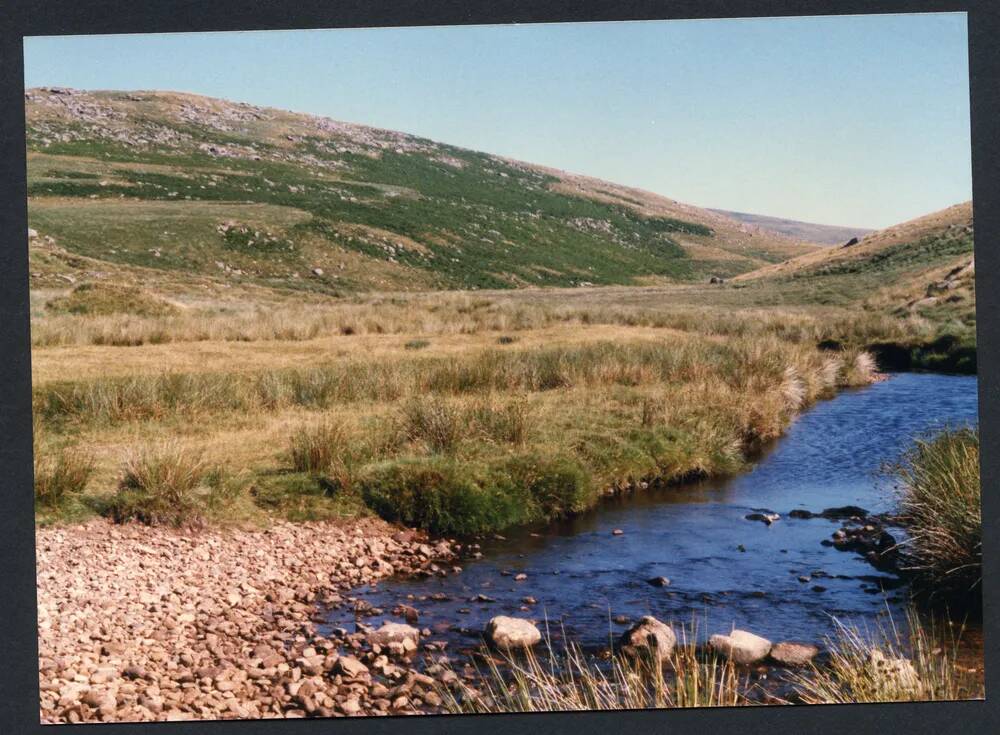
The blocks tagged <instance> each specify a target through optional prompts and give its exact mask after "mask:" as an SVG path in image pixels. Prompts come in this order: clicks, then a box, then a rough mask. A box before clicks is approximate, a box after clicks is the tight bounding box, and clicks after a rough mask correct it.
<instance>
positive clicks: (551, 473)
mask: <svg viewBox="0 0 1000 735" xmlns="http://www.w3.org/2000/svg"><path fill="white" fill-rule="evenodd" d="M591 329H592V328H591ZM598 334H600V332H598ZM619 334H620V332H619ZM637 336H638V335H637ZM477 340H479V338H478V337H477V335H470V336H469V337H462V338H461V339H460V340H459V341H458V342H457V343H454V344H441V345H437V346H435V347H429V348H427V349H426V350H422V351H420V352H419V353H414V352H413V351H411V350H406V349H405V348H404V349H399V348H398V344H399V343H398V342H394V344H395V345H396V347H392V348H390V349H392V350H395V351H393V352H390V353H387V354H382V353H380V352H378V350H376V351H374V352H371V351H369V350H363V351H361V352H359V353H354V354H352V356H351V357H350V358H348V359H341V360H336V361H330V360H326V361H321V362H319V363H317V364H316V365H315V366H304V367H281V368H272V369H268V368H263V369H259V368H257V367H254V366H250V367H247V368H241V369H236V370H234V369H233V368H232V367H231V365H232V362H233V360H231V359H229V358H228V357H225V358H224V359H223V360H222V361H221V362H220V363H219V364H220V368H221V369H216V370H212V371H208V372H205V371H202V372H162V369H161V365H162V362H161V359H160V357H156V356H154V357H153V361H152V362H151V363H150V367H151V369H150V370H146V371H136V370H133V369H130V368H129V367H128V364H127V363H124V364H120V365H118V366H116V367H118V368H119V369H122V370H123V374H122V375H120V376H111V377H97V378H89V377H78V378H76V379H69V378H62V379H57V380H50V381H45V382H36V386H35V389H34V409H35V414H36V416H37V417H38V419H39V421H40V422H41V423H42V424H43V425H44V426H45V427H46V430H48V431H51V432H53V433H54V434H56V435H59V436H65V437H78V438H80V439H81V440H82V442H83V443H84V444H85V445H88V446H93V447H95V448H99V451H100V454H101V456H102V462H101V468H100V470H101V477H102V478H105V477H108V476H109V470H108V462H109V460H110V459H111V458H113V457H114V456H115V453H116V452H127V451H128V448H129V446H131V445H133V444H134V443H135V442H136V436H142V437H147V438H148V440H149V441H150V442H158V441H164V440H165V441H175V442H180V443H183V444H184V445H185V446H188V447H189V448H191V449H192V450H199V449H203V448H205V447H206V446H211V447H213V449H212V452H213V456H212V461H213V464H214V465H218V466H220V467H223V468H226V469H227V471H230V472H232V471H242V470H244V469H249V470H250V471H251V473H252V474H253V475H254V477H255V478H263V477H266V476H268V474H269V473H273V472H274V471H277V470H281V471H288V470H291V471H294V472H298V473H306V474H310V473H311V474H314V475H317V476H319V477H321V478H322V479H323V481H324V482H325V487H326V488H327V489H328V491H327V492H321V493H319V494H318V495H316V494H315V493H312V492H311V491H310V492H309V493H292V492H286V490H287V488H286V489H280V488H278V489H277V490H275V486H274V484H273V482H271V481H270V480H267V481H264V482H263V483H258V484H262V487H263V488H264V489H263V490H262V491H261V492H258V493H257V494H251V498H256V499H258V500H259V502H258V505H259V506H260V507H261V508H262V509H266V510H267V511H269V512H276V513H279V514H280V513H282V512H284V511H283V509H288V508H291V509H293V510H294V513H295V515H296V516H297V517H302V516H308V515H322V514H323V513H324V512H326V511H324V510H323V508H322V506H323V505H324V504H325V503H327V501H330V502H331V503H332V504H333V505H337V504H339V503H340V499H339V498H337V497H335V496H337V495H338V494H339V493H338V490H337V489H338V488H339V489H351V488H356V487H359V488H362V489H363V492H360V493H359V497H361V498H362V499H363V500H364V502H365V503H367V504H368V506H369V507H371V508H372V509H373V510H375V511H376V512H378V513H380V514H382V515H383V516H385V517H387V518H392V519H394V520H402V521H404V522H408V523H413V524H416V525H420V526H423V527H425V528H428V529H432V530H434V531H436V532H441V533H460V532H480V531H486V530H497V529H500V528H503V527H505V526H507V525H511V524H515V523H524V522H529V521H536V520H543V519H551V518H557V517H564V516H566V515H569V514H571V513H574V512H578V511H580V510H583V509H586V508H589V507H592V506H593V505H594V504H595V503H596V502H598V500H599V498H600V497H601V495H602V494H603V493H606V492H614V491H615V490H616V489H621V488H625V487H631V486H633V485H634V484H637V483H638V482H639V481H645V482H661V483H669V482H675V481H682V480H684V479H687V478H692V477H704V476H711V475H721V474H728V473H731V472H735V471H738V470H739V469H741V468H742V467H743V466H744V463H745V461H746V459H747V457H748V456H749V455H751V454H752V453H753V452H755V451H756V450H757V449H759V447H760V446H761V445H762V444H763V443H764V442H767V441H769V440H770V439H773V438H775V437H777V436H779V435H780V434H781V433H782V432H783V431H784V429H785V427H786V426H787V425H788V423H789V422H790V421H791V420H792V418H793V417H794V416H795V415H796V414H797V413H798V412H799V411H800V410H802V409H803V408H804V407H806V406H808V405H809V404H810V403H812V402H813V401H815V400H818V399H820V398H823V397H826V396H830V395H833V394H834V392H835V391H836V390H837V389H838V388H839V387H841V386H845V385H857V384H863V383H865V382H867V381H868V380H870V379H871V374H870V368H871V366H870V364H869V363H867V362H865V360H864V358H863V357H859V355H861V354H862V353H857V352H851V351H841V352H838V353H836V354H832V353H824V352H822V351H819V350H816V349H815V348H814V347H812V346H809V345H807V344H798V343H796V342H794V341H790V340H787V339H782V338H780V337H777V336H774V335H768V334H767V333H766V332H762V333H758V334H754V335H750V334H740V335H738V336H734V337H724V336H720V337H716V336H707V337H702V336H700V335H695V334H687V333H677V332H668V333H656V332H654V333H642V338H641V339H639V338H636V339H632V340H622V339H619V341H617V342H614V341H609V340H605V339H603V338H601V337H599V336H597V337H591V336H588V335H587V334H586V333H584V334H578V333H574V335H573V341H570V342H566V343H563V344H555V345H552V344H547V343H546V341H545V340H544V339H541V340H540V339H538V338H536V337H534V336H532V338H531V339H530V340H528V339H527V338H526V339H525V340H522V341H521V342H519V343H518V345H516V346H510V347H505V348H500V347H498V346H495V345H494V344H491V340H490V339H488V338H487V339H485V340H479V341H477ZM376 344H379V343H376ZM381 344H385V342H382V343H381ZM472 345H478V346H472ZM164 347H165V349H167V346H164ZM103 349H106V350H111V351H115V350H116V348H110V347H109V348H103ZM130 354H133V353H126V355H125V357H126V358H128V357H129V355H130ZM165 354H166V356H167V357H168V359H169V357H170V355H172V354H175V355H177V356H184V357H185V359H186V358H187V355H188V353H187V352H185V351H184V350H183V348H182V347H180V346H178V347H177V348H174V347H169V348H168V351H167V352H166V353H165ZM325 354H328V353H324V352H323V351H320V352H318V353H317V355H318V358H319V359H322V357H324V356H325ZM272 355H273V356H272ZM284 356H285V351H284V350H283V349H281V348H279V349H277V350H276V351H274V352H273V353H272V352H267V353H266V355H265V354H261V355H260V358H261V360H263V364H265V365H266V364H268V361H270V362H271V363H272V364H273V360H274V357H280V358H282V359H283V358H284ZM254 359H257V358H254ZM238 361H239V362H246V360H244V359H243V358H238ZM859 366H860V367H859ZM105 369H106V368H105ZM652 407H655V410H653V408H652ZM332 410H336V411H337V415H338V417H342V418H338V419H337V421H336V424H335V425H333V424H330V423H329V421H330V414H329V412H330V411H332ZM293 416H294V417H296V418H295V419H294V420H293V419H292V418H291V417H293ZM324 422H326V423H324ZM230 427H231V428H230ZM243 427H247V428H243ZM250 427H257V428H250ZM216 436H218V437H220V438H219V439H216V438H214V437H216ZM222 437H231V438H222ZM279 437H280V438H279ZM276 439H277V441H278V443H279V445H284V446H285V447H286V449H285V451H284V452H281V451H279V450H276V449H275V440H276ZM116 447H121V449H116ZM237 447H238V449H239V451H237ZM241 457H245V459H242V460H241V459H240V458H241ZM247 465H249V468H248V467H247ZM250 482H251V484H253V482H255V480H254V479H253V478H251V479H250ZM269 488H270V489H269ZM272 491H273V492H272ZM314 495H315V499H312V498H313V496H314ZM300 496H301V497H309V498H310V499H309V500H308V503H310V504H311V505H310V507H309V508H304V507H303V508H297V507H296V506H295V503H294V502H289V503H285V502H284V500H289V501H291V500H295V499H296V498H298V497H300ZM296 502H297V501H296ZM303 502H305V501H303ZM338 507H339V506H338ZM335 510H336V512H338V513H339V509H335ZM331 512H334V510H331ZM463 516H467V517H463Z"/></svg>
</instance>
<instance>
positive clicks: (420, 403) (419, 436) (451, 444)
mask: <svg viewBox="0 0 1000 735" xmlns="http://www.w3.org/2000/svg"><path fill="white" fill-rule="evenodd" d="M462 419H463V417H462V413H461V411H460V410H459V409H458V407H457V406H456V405H455V404H454V403H452V402H450V401H445V400H441V399H439V398H412V399H410V400H409V401H408V402H407V403H406V404H405V405H404V406H403V408H402V412H401V416H400V421H401V424H402V429H403V431H404V432H405V434H406V437H407V438H408V439H409V440H410V441H411V442H418V443H423V444H425V445H426V446H427V448H428V449H429V450H430V451H431V452H442V453H448V452H453V451H454V450H455V449H456V448H457V446H458V443H459V441H460V440H461V438H462V435H463V433H464V432H465V430H466V427H465V423H464V421H463V420H462Z"/></svg>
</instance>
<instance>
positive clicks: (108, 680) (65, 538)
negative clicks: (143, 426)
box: [37, 519, 460, 722]
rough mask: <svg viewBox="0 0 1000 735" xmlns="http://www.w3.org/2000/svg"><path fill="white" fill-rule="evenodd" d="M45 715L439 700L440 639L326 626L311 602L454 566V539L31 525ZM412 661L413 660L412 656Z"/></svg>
mask: <svg viewBox="0 0 1000 735" xmlns="http://www.w3.org/2000/svg"><path fill="white" fill-rule="evenodd" d="M37 550H38V629H39V683H40V687H41V702H40V714H41V719H42V721H43V722H101V721H103V722H110V721H137V720H185V719H234V718H268V717H306V716H323V717H333V716H343V715H375V714H387V713H393V714H401V713H415V712H436V711H440V704H441V700H440V696H439V694H438V690H439V687H440V685H441V683H442V682H443V683H445V684H447V683H452V684H453V683H454V682H455V674H453V673H452V672H451V671H450V670H448V669H447V668H446V667H444V666H442V665H441V663H442V661H441V658H442V657H443V650H444V644H441V643H439V642H435V641H428V640H424V638H425V636H426V635H429V634H430V631H428V630H424V631H418V630H417V629H415V628H407V626H404V625H396V626H394V628H393V629H392V630H389V631H383V632H382V635H376V633H375V632H371V631H369V630H367V629H366V628H365V626H364V625H363V624H362V625H359V626H358V630H357V631H350V632H349V631H346V630H338V631H335V632H334V633H332V634H330V635H328V636H321V635H319V634H317V632H316V627H315V626H314V618H316V611H317V605H319V604H328V605H338V604H351V602H350V601H349V600H344V599H342V598H341V596H340V594H339V593H340V592H341V591H343V590H345V589H347V588H350V587H356V586H357V585H360V584H366V583H370V582H374V581H376V580H378V579H380V578H383V577H387V576H389V575H391V574H394V573H416V574H448V573H454V572H457V571H460V569H459V568H458V567H452V566H451V565H450V564H448V563H444V564H442V563H441V562H446V561H450V560H452V559H453V558H454V556H455V554H456V552H457V550H458V549H457V547H455V546H453V545H451V544H449V543H448V542H446V541H442V542H438V543H430V542H428V541H427V540H426V539H423V538H421V537H420V536H418V535H417V534H415V533H414V532H411V531H400V530H399V529H397V528H394V527H391V526H389V525H388V524H386V523H384V522H381V521H378V520H371V519H368V520H364V521H361V522H358V521H353V522H351V523H350V524H342V525H341V524H332V523H304V524H279V525H275V526H273V527H270V528H268V529H266V530H251V531H247V530H210V531H202V532H195V533H189V532H181V531H176V530H172V529H161V528H149V527H145V526H139V525H126V526H118V525H114V524H111V523H109V522H106V521H92V522H90V523H87V524H84V525H80V526H72V527H63V528H40V529H38V532H37ZM418 659H420V660H421V664H422V665H421V667H420V668H421V671H422V672H423V673H421V672H418V671H417V670H416V668H415V662H416V661H417V660H418Z"/></svg>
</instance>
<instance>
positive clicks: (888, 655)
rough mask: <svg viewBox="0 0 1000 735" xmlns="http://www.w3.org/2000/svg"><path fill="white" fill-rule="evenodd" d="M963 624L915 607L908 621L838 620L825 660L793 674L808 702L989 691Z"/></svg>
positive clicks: (956, 696)
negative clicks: (870, 625)
mask: <svg viewBox="0 0 1000 735" xmlns="http://www.w3.org/2000/svg"><path fill="white" fill-rule="evenodd" d="M961 636H962V631H961V629H960V628H957V627H955V626H953V625H952V624H951V623H950V622H947V623H946V624H942V623H941V621H939V620H935V619H934V618H932V617H927V616H926V615H924V614H922V613H920V612H918V611H917V610H916V609H914V608H911V609H910V610H909V611H908V613H907V619H906V621H903V622H902V627H897V626H896V625H895V624H894V623H893V622H892V621H890V622H889V623H887V624H883V625H880V626H878V627H877V628H876V629H875V630H870V629H866V628H862V627H859V626H857V625H847V624H844V623H842V622H840V621H836V634H835V635H834V636H833V638H832V639H831V640H829V641H828V655H827V657H826V658H825V660H823V661H821V662H819V663H816V664H814V665H813V666H812V667H811V668H810V669H809V670H807V671H806V672H804V673H801V674H795V675H793V676H792V679H791V680H792V682H793V684H794V688H795V695H796V700H797V701H799V702H802V703H803V704H856V703H862V702H943V701H954V700H962V699H982V698H984V697H985V681H984V679H983V676H982V673H981V671H980V670H977V669H970V668H969V667H968V666H967V665H963V662H962V660H961V648H960V647H961V644H962V641H961Z"/></svg>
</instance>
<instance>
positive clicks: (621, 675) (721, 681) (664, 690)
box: [442, 634, 753, 714]
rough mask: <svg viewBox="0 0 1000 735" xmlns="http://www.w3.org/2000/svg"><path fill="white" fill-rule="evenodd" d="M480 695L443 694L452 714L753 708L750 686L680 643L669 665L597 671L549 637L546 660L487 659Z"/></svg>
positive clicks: (622, 665)
mask: <svg viewBox="0 0 1000 735" xmlns="http://www.w3.org/2000/svg"><path fill="white" fill-rule="evenodd" d="M480 660H481V661H482V662H483V663H484V670H480V671H479V677H478V682H477V683H478V684H479V688H478V689H473V688H472V687H470V686H469V685H460V687H459V688H458V689H457V691H455V690H449V689H443V690H442V694H443V700H444V703H445V706H446V707H447V708H448V710H449V711H450V712H452V713H454V714H486V713H505V712H506V713H509V712H553V711H587V710H624V709H653V708H657V709H658V708H682V707H736V706H742V705H749V704H752V703H753V700H752V698H751V694H750V686H749V685H748V684H747V681H746V679H745V678H742V677H741V675H740V673H739V672H738V671H737V669H736V667H735V666H734V665H733V664H732V663H730V662H729V661H727V660H724V659H720V658H718V657H717V656H715V655H714V654H712V653H707V652H704V651H702V650H700V649H699V648H698V646H697V645H696V644H695V638H694V636H693V635H692V636H688V635H686V634H682V636H681V640H680V642H679V643H678V645H677V647H676V648H675V649H674V651H673V652H672V654H671V655H670V656H669V658H668V659H667V660H666V661H665V662H662V663H660V662H657V661H654V659H653V657H652V656H648V655H642V656H632V657H627V656H621V655H613V656H612V658H611V660H610V661H609V662H605V663H599V662H597V661H595V660H594V658H593V657H591V656H589V655H588V654H586V653H585V652H584V651H583V650H582V649H581V648H580V647H579V646H577V645H576V644H573V643H567V644H565V645H563V646H562V647H561V648H560V649H558V650H557V649H556V647H555V646H554V645H553V643H552V640H551V637H548V636H545V637H544V646H543V652H542V653H541V654H537V653H535V652H534V651H533V650H531V649H529V650H528V651H524V652H490V651H483V652H482V653H481V654H480Z"/></svg>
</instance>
